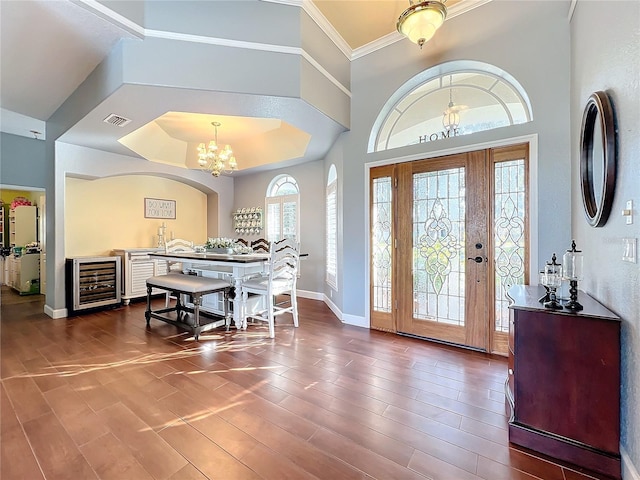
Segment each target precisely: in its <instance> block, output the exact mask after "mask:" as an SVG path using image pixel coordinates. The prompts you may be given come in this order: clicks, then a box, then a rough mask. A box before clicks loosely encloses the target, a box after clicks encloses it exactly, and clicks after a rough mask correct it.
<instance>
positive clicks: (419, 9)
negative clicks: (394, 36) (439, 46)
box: [396, 0, 447, 48]
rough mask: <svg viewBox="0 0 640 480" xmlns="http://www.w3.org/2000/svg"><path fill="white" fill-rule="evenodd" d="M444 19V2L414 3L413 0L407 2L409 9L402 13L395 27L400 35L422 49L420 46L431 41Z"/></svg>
mask: <svg viewBox="0 0 640 480" xmlns="http://www.w3.org/2000/svg"><path fill="white" fill-rule="evenodd" d="M444 1H446V0H444ZM445 18H447V8H446V7H445V6H444V2H438V1H424V2H420V3H414V2H413V0H409V8H407V9H406V10H405V11H404V12H402V15H400V18H398V23H397V25H396V27H397V28H398V31H399V32H400V33H401V34H403V35H405V36H406V37H408V38H409V40H411V41H412V42H413V43H417V44H418V45H419V46H420V48H422V45H424V44H425V43H426V42H428V41H429V40H431V37H433V35H434V34H435V33H436V30H438V28H440V27H441V26H442V24H443V23H444V19H445Z"/></svg>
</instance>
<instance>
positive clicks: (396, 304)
mask: <svg viewBox="0 0 640 480" xmlns="http://www.w3.org/2000/svg"><path fill="white" fill-rule="evenodd" d="M393 303H394V304H395V308H396V310H397V309H398V300H395V301H394V302H393Z"/></svg>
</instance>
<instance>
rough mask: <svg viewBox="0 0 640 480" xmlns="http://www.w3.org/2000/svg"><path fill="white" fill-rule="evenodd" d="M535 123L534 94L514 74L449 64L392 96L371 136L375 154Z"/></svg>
mask: <svg viewBox="0 0 640 480" xmlns="http://www.w3.org/2000/svg"><path fill="white" fill-rule="evenodd" d="M531 119H532V115H531V107H530V102H529V99H528V96H527V94H526V92H525V91H524V89H523V88H522V87H521V86H520V84H519V83H518V82H517V81H516V80H515V79H514V78H513V77H511V76H510V75H509V74H508V73H506V72H504V71H502V70H500V69H499V68H497V67H494V66H493V65H488V64H483V63H481V62H470V61H458V62H449V63H447V64H443V65H439V66H436V67H433V68H431V69H429V70H426V71H425V72H422V73H420V74H419V75H417V76H416V77H414V78H413V79H411V80H410V81H409V82H407V83H405V85H403V86H402V87H401V88H400V89H398V90H397V91H396V93H395V94H394V95H392V96H391V98H390V99H389V101H388V102H387V104H386V105H385V106H384V108H383V109H382V111H381V112H380V115H379V116H378V119H377V121H376V123H375V125H374V128H373V130H372V132H371V137H370V141H369V152H372V151H375V152H377V151H382V150H388V149H391V148H397V147H404V146H407V145H412V144H416V143H426V142H432V141H437V140H446V139H448V138H451V137H455V136H459V135H470V134H473V133H476V132H480V131H483V130H491V129H494V128H500V127H506V126H510V125H516V124H520V123H526V122H530V121H531Z"/></svg>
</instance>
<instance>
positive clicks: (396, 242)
mask: <svg viewBox="0 0 640 480" xmlns="http://www.w3.org/2000/svg"><path fill="white" fill-rule="evenodd" d="M393 248H398V239H397V238H394V239H393Z"/></svg>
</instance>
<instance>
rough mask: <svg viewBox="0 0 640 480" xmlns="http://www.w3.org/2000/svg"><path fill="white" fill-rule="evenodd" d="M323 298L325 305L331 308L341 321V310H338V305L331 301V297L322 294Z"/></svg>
mask: <svg viewBox="0 0 640 480" xmlns="http://www.w3.org/2000/svg"><path fill="white" fill-rule="evenodd" d="M323 300H324V303H325V305H326V306H327V307H329V308H330V309H331V311H332V312H333V314H334V315H335V316H336V317H338V320H340V321H342V312H341V311H340V309H339V308H338V306H337V305H336V304H335V303H333V302H332V301H331V299H330V298H329V297H327V296H326V295H325V296H324V298H323Z"/></svg>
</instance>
